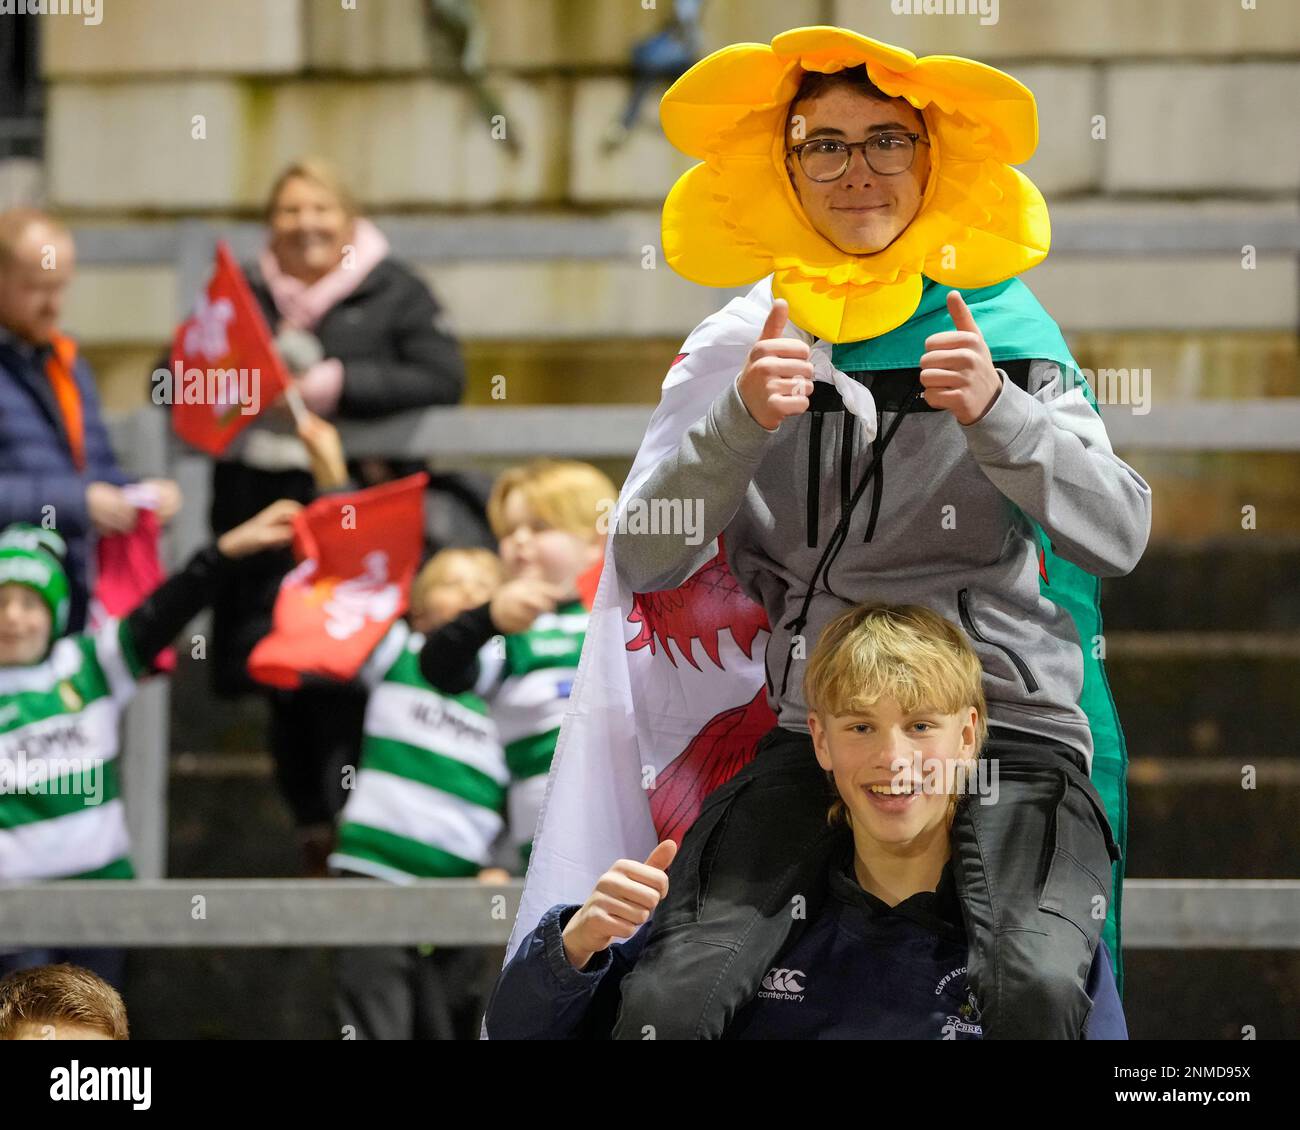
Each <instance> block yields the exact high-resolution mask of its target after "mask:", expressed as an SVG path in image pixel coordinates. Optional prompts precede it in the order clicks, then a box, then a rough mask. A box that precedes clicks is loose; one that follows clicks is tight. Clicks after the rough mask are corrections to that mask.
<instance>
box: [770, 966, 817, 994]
mask: <svg viewBox="0 0 1300 1130" xmlns="http://www.w3.org/2000/svg"><path fill="white" fill-rule="evenodd" d="M806 976H808V974H806V973H805V972H804V971H803V970H802V969H769V970H768V971H767V973H766V975H765V976H764V977H763V988H765V989H768V990H769V991H771V992H773V993H802V992H803V982H802V981H800V980H799V978H800V977H806Z"/></svg>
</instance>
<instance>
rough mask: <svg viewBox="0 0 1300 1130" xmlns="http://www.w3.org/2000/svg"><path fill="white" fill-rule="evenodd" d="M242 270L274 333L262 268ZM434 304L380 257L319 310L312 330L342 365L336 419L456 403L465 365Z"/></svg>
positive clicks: (411, 276) (420, 286)
mask: <svg viewBox="0 0 1300 1130" xmlns="http://www.w3.org/2000/svg"><path fill="white" fill-rule="evenodd" d="M244 274H245V276H246V277H247V278H248V285H249V288H250V289H251V290H252V292H253V296H254V297H255V298H256V299H257V301H258V304H259V305H260V306H261V307H262V313H263V314H264V315H265V316H266V322H267V325H268V327H269V328H270V330H271V333H272V335H274V334H275V331H276V327H277V325H278V323H279V321H280V315H279V313H278V312H277V311H276V309H275V303H274V302H273V301H272V299H271V292H270V290H269V289H268V288H267V285H266V282H265V281H264V280H263V278H262V272H261V270H260V269H259V268H258V266H257V264H256V263H246V264H245V265H244ZM441 309H442V308H441V306H439V304H438V301H437V299H435V298H434V297H433V294H432V293H431V292H430V291H429V288H428V287H427V286H425V284H424V282H423V280H422V279H420V277H419V276H418V275H416V274H415V272H414V271H412V270H411V269H410V268H409V267H406V266H403V265H402V264H401V263H399V262H398V261H397V260H396V259H385V260H384V261H383V262H382V263H380V264H379V265H378V266H377V267H375V269H374V270H372V271H371V272H370V274H368V275H367V276H366V277H365V278H364V279H363V280H362V282H361V285H360V286H358V287H357V288H356V290H354V291H353V292H352V293H351V294H349V295H348V296H347V297H346V298H344V299H343V301H341V302H340V303H338V305H336V306H334V307H333V308H331V309H330V310H329V311H328V312H327V313H326V314H325V317H323V318H322V319H321V321H320V324H319V325H318V326H317V327H316V329H315V333H316V336H317V337H318V338H320V343H321V346H322V347H323V349H324V350H325V356H326V357H337V358H338V359H339V360H340V361H342V362H343V396H342V398H341V399H340V400H339V408H338V415H339V416H340V417H341V418H343V419H353V420H366V419H373V418H374V417H376V416H388V415H391V414H392V413H394V412H404V411H406V410H407V409H410V408H429V407H432V406H433V405H436V404H456V403H458V402H459V401H460V398H461V394H462V393H463V392H464V389H465V363H464V361H463V359H462V358H461V352H460V346H459V345H458V344H457V342H456V339H455V338H454V337H452V336H451V334H450V333H448V332H447V331H446V330H445V329H444V328H443V327H442V325H441V323H440V320H439V313H440V311H441Z"/></svg>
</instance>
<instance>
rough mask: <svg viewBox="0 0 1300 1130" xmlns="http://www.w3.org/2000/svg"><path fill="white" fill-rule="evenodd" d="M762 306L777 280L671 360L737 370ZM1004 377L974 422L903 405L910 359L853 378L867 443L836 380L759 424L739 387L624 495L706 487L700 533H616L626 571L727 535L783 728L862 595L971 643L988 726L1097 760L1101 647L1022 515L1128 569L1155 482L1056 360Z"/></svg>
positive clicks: (664, 579) (1072, 556)
mask: <svg viewBox="0 0 1300 1130" xmlns="http://www.w3.org/2000/svg"><path fill="white" fill-rule="evenodd" d="M770 306H771V294H770V290H766V291H765V288H763V287H761V286H758V287H755V288H754V290H753V291H751V293H750V294H749V295H748V296H747V297H746V298H745V299H740V300H737V301H735V302H733V303H731V304H730V305H729V306H728V307H727V308H726V310H724V311H720V312H719V313H718V314H715V315H713V317H712V318H710V319H708V320H706V321H705V322H704V323H702V324H701V325H700V326H699V327H698V328H697V329H696V330H695V331H694V332H693V333H692V335H691V337H690V338H688V339H687V341H686V343H685V344H684V345H683V347H682V352H683V353H684V354H687V355H689V354H690V352H691V350H692V347H693V343H694V342H697V341H700V342H703V341H706V340H707V341H709V343H710V344H708V345H706V346H705V348H710V349H712V350H714V351H715V352H714V355H715V357H716V362H717V363H719V364H726V365H729V366H731V371H734V372H735V374H736V375H737V376H739V372H740V370H741V368H742V367H743V365H744V363H745V358H746V355H747V353H748V348H749V346H752V344H753V342H754V341H755V340H756V339H757V337H758V334H759V332H760V330H761V328H762V324H763V321H764V319H765V317H766V314H767V310H768V309H770ZM724 317H725V318H728V319H734V318H736V317H739V318H740V319H742V321H741V323H740V324H739V325H733V326H729V327H728V328H727V330H726V331H725V334H724V335H723V336H725V337H726V338H728V339H729V340H730V343H731V346H732V348H730V349H723V348H721V347H719V346H718V345H715V344H713V342H716V341H717V340H718V338H719V336H720V335H719V333H718V326H717V324H716V323H717V320H718V319H722V318H724ZM746 324H748V325H749V326H752V333H749V332H748V331H747V328H746ZM787 332H788V333H792V332H794V327H793V326H792V327H791V330H790V331H787ZM746 335H747V336H746ZM805 339H806V335H805ZM746 342H747V344H746ZM918 361H919V358H918ZM711 363H712V362H711ZM998 371H999V373H1000V374H1001V375H1002V388H1001V391H1000V393H999V394H998V396H997V398H996V400H995V401H994V403H993V405H992V406H991V407H990V408H989V410H988V412H987V413H986V414H985V416H984V417H983V418H982V419H981V420H979V421H977V422H976V423H974V424H971V425H970V426H968V427H963V426H962V425H961V424H959V423H958V422H957V421H956V419H955V418H954V417H953V416H952V415H951V413H949V412H946V411H938V410H934V409H931V408H930V407H929V406H928V405H927V404H926V403H925V402H924V400H920V399H916V398H913V396H912V393H913V392H914V390H915V389H916V388H918V387H919V381H918V376H919V371H918V370H916V369H912V370H896V371H890V372H885V373H880V372H877V373H858V374H852V375H853V377H854V379H858V380H861V381H862V382H863V383H864V384H866V385H867V387H869V388H870V389H871V390H872V393H873V395H874V397H875V399H876V402H877V407H878V409H879V418H878V429H877V438H876V440H875V441H874V443H868V442H866V441H865V440H864V438H863V435H862V428H861V426H860V425H859V424H858V421H857V420H856V418H855V417H854V416H852V415H851V414H849V413H846V412H845V411H844V409H843V403H842V401H841V400H840V397H839V394H838V393H836V391H835V389H834V388H833V387H832V386H830V385H828V384H825V383H822V382H818V384H817V385H816V389H815V394H814V397H813V399H812V403H811V406H810V408H809V410H808V411H807V412H805V413H803V414H802V415H799V416H794V417H789V418H787V419H786V420H785V421H784V422H782V423H781V424H780V425H779V427H778V428H777V429H776V430H775V431H771V432H769V431H768V430H766V429H765V428H763V427H762V425H760V424H759V423H758V422H757V421H756V420H754V419H753V417H752V416H750V414H749V411H748V410H747V409H746V408H745V405H744V402H743V401H742V400H741V398H740V393H739V390H738V388H737V386H736V382H735V380H734V379H733V380H732V381H731V382H730V383H729V384H727V385H726V387H725V388H724V390H723V391H722V392H721V394H719V395H718V396H717V398H716V399H715V400H714V401H713V403H712V405H711V406H710V407H709V409H708V412H707V414H706V415H705V416H704V417H703V418H702V419H700V420H698V421H697V422H696V423H695V424H694V425H692V426H691V427H690V428H689V429H688V430H687V432H686V434H685V436H684V437H683V438H682V440H681V442H680V444H679V445H678V446H677V449H676V451H675V452H673V453H671V454H670V455H669V456H668V457H667V458H665V459H664V460H663V461H662V462H661V463H659V465H658V466H657V467H655V468H654V470H653V471H652V472H651V473H650V474H649V477H648V478H647V479H646V480H645V481H644V482H643V483H642V484H641V485H640V487H639V488H638V489H637V490H636V491H634V492H633V494H632V495H631V496H630V498H631V499H639V500H642V501H643V502H644V503H646V504H649V503H650V500H654V499H665V500H667V499H682V500H687V499H702V500H703V508H702V514H703V518H702V526H703V529H702V531H692V532H693V533H695V534H697V535H698V534H700V533H702V538H701V537H699V536H694V537H690V538H689V542H690V543H693V544H688V535H687V534H686V533H685V532H682V531H678V530H668V531H663V530H660V531H659V532H655V533H645V532H632V531H631V530H628V529H623V528H616V529H615V531H614V534H613V554H614V561H615V564H616V566H617V568H618V571H619V574H620V576H621V577H622V579H623V580H624V582H625V583H626V584H627V585H629V586H630V587H631V588H632V589H633V590H635V591H636V592H655V591H659V590H662V589H671V588H675V587H677V586H678V585H680V584H682V583H683V582H684V581H685V580H686V579H687V578H688V577H690V576H691V574H693V573H694V572H695V571H696V570H697V569H699V568H700V566H702V565H703V564H704V563H705V562H707V561H708V560H709V559H710V558H711V557H712V556H713V555H714V553H716V551H717V550H716V546H715V545H711V544H710V543H711V542H713V540H714V539H716V538H717V537H718V535H719V534H721V535H723V542H724V546H725V549H726V554H727V560H728V564H729V565H730V568H731V571H732V573H733V574H734V575H735V577H736V579H737V581H738V582H739V584H740V585H741V587H742V588H743V589H744V590H745V592H746V593H748V594H749V596H750V597H752V598H753V599H754V600H755V601H757V602H758V603H759V604H761V605H762V606H763V607H764V609H765V610H766V611H767V616H768V620H769V623H770V624H771V628H772V634H771V637H770V638H769V640H768V644H767V655H766V666H767V690H768V701H769V704H770V705H771V707H772V709H773V710H774V711H775V712H776V714H777V717H778V720H779V722H780V724H781V725H782V726H783V727H785V728H787V729H791V730H802V731H805V732H806V731H807V730H808V723H807V715H808V708H807V705H806V704H805V702H804V699H803V671H804V664H805V663H806V661H807V656H808V655H810V654H811V652H812V648H813V645H814V644H815V642H816V640H817V639H818V638H819V636H820V635H821V632H822V629H823V628H824V627H825V626H826V624H827V623H828V622H829V621H830V620H831V619H832V618H834V617H835V616H836V615H838V614H839V613H840V612H842V611H844V610H845V609H846V608H849V607H851V606H852V605H853V604H857V603H861V602H866V601H870V602H882V603H889V604H922V605H925V606H927V607H929V608H931V609H933V610H934V611H936V612H938V613H939V614H940V615H942V616H945V617H947V618H948V619H949V620H951V621H952V622H953V623H955V624H958V625H960V626H961V627H962V628H963V630H964V631H965V633H966V635H967V636H968V638H969V639H970V642H971V645H972V646H973V647H974V649H975V651H976V653H977V654H978V655H979V658H980V661H981V662H982V664H983V667H984V691H985V695H986V698H987V702H988V708H989V721H990V722H991V723H992V724H994V725H999V726H1006V727H1008V728H1011V729H1016V730H1022V731H1027V732H1030V733H1033V734H1039V735H1042V736H1044V737H1048V738H1052V739H1055V740H1057V741H1060V742H1064V743H1065V744H1067V745H1069V746H1071V747H1073V748H1074V749H1077V750H1079V751H1080V752H1081V753H1082V754H1083V755H1084V757H1085V759H1086V760H1087V761H1088V763H1089V766H1090V765H1091V759H1092V736H1091V733H1090V731H1089V726H1088V720H1087V717H1086V715H1085V714H1084V712H1083V710H1082V709H1081V708H1080V706H1079V697H1080V692H1081V691H1082V687H1083V657H1082V653H1081V650H1080V648H1081V646H1087V647H1091V646H1092V645H1093V641H1091V640H1087V641H1083V643H1082V645H1081V642H1080V640H1079V636H1078V632H1077V631H1076V629H1075V625H1074V621H1073V620H1072V618H1071V617H1070V615H1069V613H1068V612H1066V611H1065V610H1064V609H1062V608H1061V607H1059V606H1058V605H1057V604H1055V603H1054V602H1052V601H1050V600H1048V599H1046V598H1045V597H1044V596H1042V595H1041V594H1040V591H1039V581H1038V569H1039V563H1038V548H1037V542H1036V540H1035V537H1034V533H1033V530H1032V526H1031V524H1030V522H1029V520H1028V518H1027V517H1026V515H1028V517H1029V518H1032V519H1034V520H1035V521H1037V522H1038V524H1039V525H1040V526H1042V527H1043V529H1044V531H1045V532H1046V534H1047V536H1048V537H1049V538H1050V539H1051V542H1052V546H1053V549H1054V550H1055V552H1056V553H1057V554H1058V555H1059V556H1061V557H1063V558H1065V559H1066V560H1069V561H1072V562H1073V563H1075V564H1076V565H1079V566H1080V567H1081V568H1083V569H1085V570H1086V571H1087V572H1089V573H1091V574H1093V575H1095V576H1098V577H1116V576H1123V575H1124V574H1126V573H1128V572H1129V571H1130V570H1132V568H1133V567H1134V565H1135V564H1136V563H1137V561H1138V559H1139V558H1140V557H1141V555H1142V551H1143V550H1144V548H1145V547H1146V543H1147V538H1148V536H1149V534H1150V530H1151V488H1150V487H1149V486H1148V485H1147V483H1146V482H1145V481H1144V480H1143V479H1142V477H1141V476H1140V475H1138V474H1137V472H1135V471H1134V470H1133V469H1132V468H1131V467H1129V466H1128V465H1127V464H1126V463H1124V462H1123V460H1121V459H1119V458H1117V457H1116V455H1115V454H1114V452H1113V451H1112V450H1111V447H1110V442H1109V440H1108V439H1107V437H1106V431H1105V428H1104V426H1103V424H1102V420H1101V417H1100V415H1098V413H1097V411H1096V410H1095V409H1094V408H1093V407H1092V406H1091V405H1090V404H1089V403H1088V402H1087V401H1086V399H1085V398H1084V396H1083V393H1082V391H1081V390H1080V389H1078V388H1068V387H1066V383H1065V381H1064V380H1063V378H1062V374H1061V371H1060V368H1059V367H1058V366H1057V364H1056V363H1055V362H1052V361H1024V362H1018V363H1016V362H1007V363H1004V365H1003V367H1001V368H999V370H998ZM909 401H910V406H909V407H908V410H907V411H906V412H905V413H904V414H903V418H902V419H901V420H898V421H897V423H898V427H897V430H896V432H895V433H894V435H893V437H892V440H891V441H890V442H889V443H888V446H886V447H885V448H884V454H883V457H882V458H881V462H880V467H879V469H878V473H877V475H876V476H875V479H874V481H873V482H871V483H870V484H869V485H868V486H867V489H866V491H865V493H864V494H863V495H862V497H861V499H860V500H859V502H858V505H857V506H856V508H855V509H854V512H853V515H852V519H851V522H850V525H849V528H848V533H847V537H846V538H845V540H844V543H843V545H842V547H841V549H840V552H839V553H838V555H837V556H836V557H834V559H833V562H832V564H831V566H830V568H829V570H828V571H827V573H826V574H825V575H824V577H823V581H822V583H821V584H820V585H819V586H818V587H817V590H816V592H815V594H814V596H813V598H812V601H811V603H810V605H809V607H808V611H807V617H806V624H805V626H804V629H803V633H802V634H803V637H804V638H803V641H802V647H795V646H793V645H794V644H796V643H798V642H799V641H795V640H793V639H792V637H793V636H794V635H795V634H796V633H795V632H794V630H793V629H792V628H791V627H790V626H789V625H790V622H791V621H792V620H794V619H795V618H796V617H797V616H798V615H799V613H800V610H801V606H802V605H803V604H804V597H805V595H806V592H807V587H808V579H809V578H810V577H811V576H812V575H813V572H814V570H815V568H816V566H817V564H818V562H819V560H820V559H821V557H822V554H823V551H824V550H825V549H826V544H827V540H828V539H829V538H830V536H831V534H832V533H833V531H834V529H835V527H836V525H837V524H838V523H839V521H840V518H841V514H842V509H841V508H842V506H843V505H844V504H845V503H846V502H847V500H848V498H849V495H850V492H851V491H852V490H853V489H854V488H855V487H856V486H857V484H858V482H859V480H860V479H861V477H862V474H863V472H864V471H865V470H866V468H867V467H868V465H869V463H870V461H871V459H872V456H873V453H874V451H876V450H878V449H879V448H880V447H881V445H882V444H883V443H884V441H885V438H886V436H888V435H889V433H890V429H891V425H892V424H893V423H894V422H895V420H896V417H897V416H898V414H899V412H900V409H901V408H902V406H903V405H904V404H908V402H909ZM787 663H788V664H789V669H788V671H787Z"/></svg>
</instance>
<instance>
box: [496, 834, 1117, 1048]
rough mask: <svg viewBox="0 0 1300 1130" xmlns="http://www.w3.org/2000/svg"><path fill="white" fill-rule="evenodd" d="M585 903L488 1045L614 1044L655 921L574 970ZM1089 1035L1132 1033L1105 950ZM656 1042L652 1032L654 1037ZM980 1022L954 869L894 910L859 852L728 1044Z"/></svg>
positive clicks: (505, 980)
mask: <svg viewBox="0 0 1300 1130" xmlns="http://www.w3.org/2000/svg"><path fill="white" fill-rule="evenodd" d="M577 910H578V907H577V906H554V907H552V908H551V909H550V910H548V911H547V912H546V914H545V915H543V916H542V920H541V922H539V923H538V925H537V928H536V929H535V930H533V931H532V933H530V934H529V935H528V936H527V937H526V938H525V939H524V940H523V942H522V943H521V944H520V946H519V948H518V949H517V950H516V951H515V954H514V956H513V957H512V958H511V960H510V962H509V963H508V964H507V965H506V967H505V969H504V970H503V971H502V973H501V976H500V978H499V979H498V981H497V984H496V988H495V990H494V991H493V994H492V999H491V1001H490V1002H489V1004H488V1010H487V1018H486V1023H487V1032H488V1036H489V1038H491V1039H497V1040H520V1039H534V1040H537V1039H544V1040H545V1039H549V1040H564V1039H583V1038H587V1039H607V1038H608V1037H609V1033H610V1030H611V1029H612V1027H613V1024H614V1020H615V1017H616V1016H617V1014H618V1003H619V985H620V983H621V981H622V979H623V977H624V976H625V975H626V974H627V973H628V972H629V971H630V970H631V969H632V968H633V966H634V965H635V964H636V960H637V958H638V956H639V955H640V953H641V949H642V947H643V946H644V945H645V940H646V936H647V930H648V927H649V923H647V924H646V925H644V926H642V927H641V929H640V930H638V931H637V932H636V933H635V934H634V935H633V936H632V937H631V938H629V939H628V940H627V941H626V942H623V943H615V944H614V945H611V946H610V947H609V948H608V949H606V950H604V951H603V952H601V953H598V954H596V955H594V956H593V957H592V959H591V961H590V962H588V964H587V967H586V968H585V969H582V970H578V969H575V968H574V967H573V966H572V965H571V964H570V962H569V959H568V957H566V956H565V953H564V943H563V939H562V936H561V935H562V931H563V930H564V927H565V926H566V925H567V923H568V921H569V919H570V918H572V917H573V915H574V913H575V912H576V911H577ZM1087 992H1088V995H1089V997H1091V998H1092V1001H1093V1008H1092V1012H1091V1014H1090V1015H1089V1017H1088V1023H1087V1032H1086V1038H1087V1039H1090V1040H1126V1039H1128V1029H1127V1027H1126V1025H1125V1022H1124V1012H1123V1009H1122V1007H1121V1005H1120V1000H1119V994H1118V992H1117V991H1116V988H1115V980H1114V977H1113V975H1112V973H1111V967H1110V956H1109V954H1108V953H1107V951H1106V947H1105V945H1104V944H1099V946H1098V948H1097V952H1096V954H1095V955H1094V958H1093V963H1092V968H1091V969H1090V970H1089V973H1088V980H1087ZM646 1036H647V1038H652V1036H653V1034H652V1033H648V1032H647V1033H646ZM980 1037H981V1031H980V1026H979V1018H978V1015H977V1013H976V1011H975V1008H974V1002H973V1001H972V999H971V995H970V992H969V990H968V988H967V985H966V936H965V931H964V928H963V926H962V920H961V908H960V904H959V902H958V900H957V893H956V889H955V887H954V885H953V878H952V871H951V867H950V865H945V867H944V869H943V873H942V876H941V878H940V881H939V885H938V889H937V890H934V891H922V892H919V893H917V894H914V895H912V896H911V897H910V898H907V899H904V900H903V901H902V902H900V903H899V904H898V905H897V906H894V907H890V906H888V905H887V904H886V903H884V902H882V901H881V900H880V899H878V898H876V897H875V896H874V895H871V894H868V893H867V892H866V891H864V890H863V889H862V888H861V886H859V885H858V882H857V879H856V878H855V877H854V874H853V853H852V847H851V845H850V847H849V849H848V851H847V852H845V853H844V854H843V855H840V856H838V857H837V858H836V861H835V863H834V864H833V865H832V867H831V868H830V870H829V874H828V876H827V885H826V897H825V899H824V900H822V901H821V902H820V904H819V906H817V907H816V908H815V909H813V910H810V916H809V920H808V922H807V924H806V926H805V927H804V928H803V929H802V930H801V931H799V932H798V933H797V934H796V935H795V936H794V937H793V938H792V940H791V941H790V942H788V943H787V945H786V946H785V948H784V949H783V950H782V951H781V954H780V955H779V956H778V958H777V960H776V962H775V964H774V965H773V967H772V969H770V970H769V971H768V972H767V974H766V975H765V976H764V977H763V981H762V984H761V986H760V987H759V989H758V991H757V992H756V993H755V995H754V998H753V1000H751V1001H750V1002H749V1004H747V1005H745V1006H744V1007H743V1008H741V1009H740V1010H739V1011H738V1012H737V1013H736V1015H735V1017H734V1018H733V1019H732V1022H731V1024H730V1025H729V1026H728V1028H727V1031H726V1033H725V1035H724V1037H723V1038H724V1039H728V1040H972V1039H979V1038H980Z"/></svg>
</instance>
